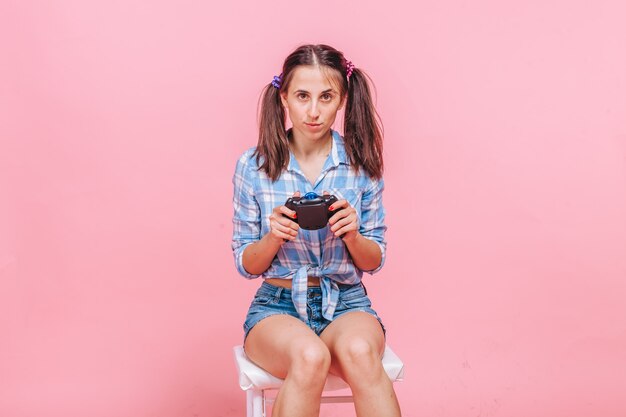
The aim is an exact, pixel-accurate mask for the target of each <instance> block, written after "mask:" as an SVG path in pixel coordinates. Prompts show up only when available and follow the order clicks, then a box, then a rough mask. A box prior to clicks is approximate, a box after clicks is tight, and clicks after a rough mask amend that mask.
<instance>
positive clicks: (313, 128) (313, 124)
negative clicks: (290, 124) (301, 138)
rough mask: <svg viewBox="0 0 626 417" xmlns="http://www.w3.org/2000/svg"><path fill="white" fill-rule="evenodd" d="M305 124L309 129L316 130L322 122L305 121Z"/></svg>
mask: <svg viewBox="0 0 626 417" xmlns="http://www.w3.org/2000/svg"><path fill="white" fill-rule="evenodd" d="M305 125H306V126H307V127H308V128H309V129H311V130H317V129H319V128H320V127H322V123H305Z"/></svg>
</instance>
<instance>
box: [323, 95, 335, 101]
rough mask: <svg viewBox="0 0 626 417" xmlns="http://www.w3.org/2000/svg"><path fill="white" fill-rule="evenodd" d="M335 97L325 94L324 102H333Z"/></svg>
mask: <svg viewBox="0 0 626 417" xmlns="http://www.w3.org/2000/svg"><path fill="white" fill-rule="evenodd" d="M332 98H333V96H331V95H330V94H324V95H322V100H324V101H330V100H332Z"/></svg>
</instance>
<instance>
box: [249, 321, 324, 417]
mask: <svg viewBox="0 0 626 417" xmlns="http://www.w3.org/2000/svg"><path fill="white" fill-rule="evenodd" d="M244 349H245V351H246V355H247V356H248V358H250V360H252V361H253V362H255V363H256V364H257V365H259V366H260V367H261V368H263V369H265V370H266V371H268V372H269V373H271V374H272V375H274V376H277V377H279V378H284V379H285V382H284V383H283V385H282V386H281V388H280V390H279V391H278V395H277V397H276V402H275V403H274V407H273V408H272V416H273V417H286V416H289V417H318V416H319V412H320V398H321V396H322V390H323V388H324V384H325V383H326V376H327V375H328V368H329V366H330V353H329V351H328V348H327V347H326V345H325V344H324V343H323V342H322V341H321V340H320V338H319V337H318V336H317V335H316V334H315V333H314V332H313V331H312V330H311V329H309V328H308V327H307V326H306V325H305V324H304V323H302V322H301V321H300V320H298V319H297V318H295V317H291V316H288V315H283V314H281V315H274V316H270V317H267V318H265V319H263V320H261V321H260V322H258V323H257V324H256V325H255V326H254V327H253V328H252V330H250V333H248V337H247V338H246V341H245V346H244Z"/></svg>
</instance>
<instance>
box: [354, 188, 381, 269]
mask: <svg viewBox="0 0 626 417" xmlns="http://www.w3.org/2000/svg"><path fill="white" fill-rule="evenodd" d="M384 188H385V183H384V181H383V179H382V178H381V179H379V180H372V184H371V186H370V187H369V188H368V189H367V190H366V191H365V192H364V193H363V197H362V200H361V225H360V226H359V233H361V235H363V236H365V237H366V238H368V239H370V240H372V241H374V242H376V243H377V244H378V246H379V247H380V254H381V259H380V265H378V267H376V268H374V269H372V270H370V271H364V272H368V273H370V274H374V273H376V272H378V271H380V270H381V269H382V267H383V265H384V264H385V257H386V251H387V241H386V240H385V231H386V230H387V226H386V225H385V208H384V207H383V190H384Z"/></svg>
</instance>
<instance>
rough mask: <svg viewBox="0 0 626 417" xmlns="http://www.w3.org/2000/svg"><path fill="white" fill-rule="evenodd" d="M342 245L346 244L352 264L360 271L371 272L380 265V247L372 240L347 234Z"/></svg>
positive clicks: (356, 234) (359, 235) (357, 234)
mask: <svg viewBox="0 0 626 417" xmlns="http://www.w3.org/2000/svg"><path fill="white" fill-rule="evenodd" d="M343 243H345V244H346V247H347V248H348V252H350V256H351V257H352V262H354V265H355V266H356V267H357V268H359V269H360V270H362V271H372V270H374V269H376V268H378V266H379V265H380V263H381V261H382V252H381V250H380V246H378V244H377V243H376V242H374V241H373V240H370V239H368V238H366V237H365V236H363V235H362V234H360V233H359V232H356V233H354V235H352V236H350V234H347V235H346V236H345V237H344V238H343Z"/></svg>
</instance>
